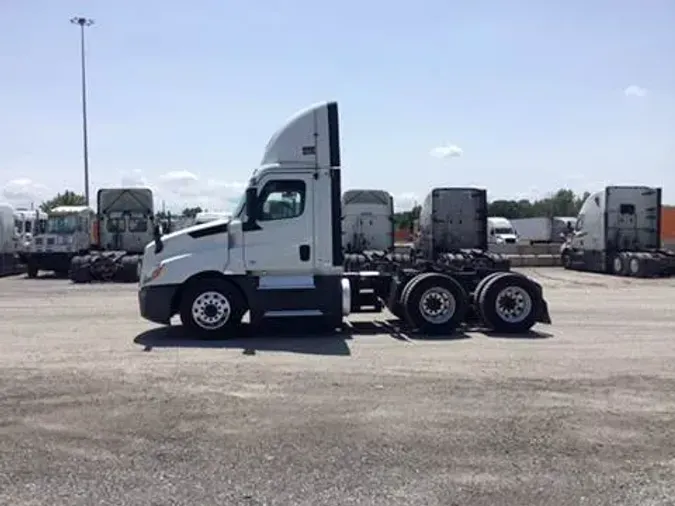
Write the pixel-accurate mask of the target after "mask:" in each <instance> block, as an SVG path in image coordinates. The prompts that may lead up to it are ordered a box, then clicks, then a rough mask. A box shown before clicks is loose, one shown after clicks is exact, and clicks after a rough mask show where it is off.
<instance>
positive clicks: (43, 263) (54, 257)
mask: <svg viewBox="0 0 675 506" xmlns="http://www.w3.org/2000/svg"><path fill="white" fill-rule="evenodd" d="M94 218H95V213H94V210H93V209H91V208H90V207H87V206H58V207H55V208H53V209H51V210H50V211H49V212H48V213H47V222H46V224H45V227H44V230H42V231H40V233H38V234H36V235H34V236H33V239H32V241H31V243H30V244H29V245H28V248H27V250H26V251H24V252H23V253H22V255H21V258H22V261H23V262H24V263H25V264H26V271H27V274H28V277H29V278H36V277H37V276H38V274H39V273H40V271H49V272H55V273H56V274H57V275H59V276H64V277H65V276H67V275H68V271H69V269H70V262H71V260H72V259H73V257H74V256H75V255H78V254H80V253H82V252H86V251H89V249H90V248H91V244H92V241H91V226H92V224H93V222H94Z"/></svg>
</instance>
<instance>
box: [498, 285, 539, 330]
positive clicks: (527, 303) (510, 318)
mask: <svg viewBox="0 0 675 506" xmlns="http://www.w3.org/2000/svg"><path fill="white" fill-rule="evenodd" d="M495 310H496V312H497V314H498V315H499V317H500V318H501V319H502V320H504V321H506V322H509V323H519V322H521V321H523V320H524V319H525V318H527V317H528V316H529V315H530V313H531V312H532V297H530V294H529V293H528V292H527V290H525V289H524V288H521V287H519V286H509V287H506V288H504V289H503V290H502V291H501V292H499V293H498V294H497V299H496V301H495Z"/></svg>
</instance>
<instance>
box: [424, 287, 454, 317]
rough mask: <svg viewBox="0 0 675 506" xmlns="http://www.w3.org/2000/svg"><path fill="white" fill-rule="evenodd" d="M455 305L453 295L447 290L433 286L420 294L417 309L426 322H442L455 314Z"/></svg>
mask: <svg viewBox="0 0 675 506" xmlns="http://www.w3.org/2000/svg"><path fill="white" fill-rule="evenodd" d="M455 306H456V304H455V297H454V296H453V295H452V293H450V291H449V290H447V289H445V288H441V287H434V288H430V289H429V290H427V291H426V292H424V293H423V294H422V297H421V298H420V303H419V310H420V313H421V314H422V317H423V318H424V319H425V320H427V321H428V322H430V323H435V324H443V323H446V322H447V321H449V320H450V319H451V318H452V316H453V315H454V314H455Z"/></svg>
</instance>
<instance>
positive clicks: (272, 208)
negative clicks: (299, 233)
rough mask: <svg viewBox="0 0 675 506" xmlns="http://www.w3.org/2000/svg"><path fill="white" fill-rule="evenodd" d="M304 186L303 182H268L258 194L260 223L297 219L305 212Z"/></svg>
mask: <svg viewBox="0 0 675 506" xmlns="http://www.w3.org/2000/svg"><path fill="white" fill-rule="evenodd" d="M305 195H306V186H305V182H304V181H299V180H285V181H270V182H269V183H267V184H266V185H265V186H264V187H263V189H262V191H261V192H260V196H259V202H260V208H259V213H258V219H259V220H260V221H273V220H287V219H290V218H297V217H298V216H300V215H302V213H303V212H304V211H305Z"/></svg>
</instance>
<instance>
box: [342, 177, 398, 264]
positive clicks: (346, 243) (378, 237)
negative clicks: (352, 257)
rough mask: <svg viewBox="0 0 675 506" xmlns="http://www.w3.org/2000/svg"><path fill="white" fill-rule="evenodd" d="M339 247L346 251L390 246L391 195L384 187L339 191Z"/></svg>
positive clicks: (381, 248)
mask: <svg viewBox="0 0 675 506" xmlns="http://www.w3.org/2000/svg"><path fill="white" fill-rule="evenodd" d="M342 247H343V249H344V251H345V252H346V253H361V252H364V251H382V252H386V251H392V250H393V249H394V199H393V198H392V196H391V195H390V194H389V193H388V192H386V191H384V190H348V191H346V192H344V194H343V195H342Z"/></svg>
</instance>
